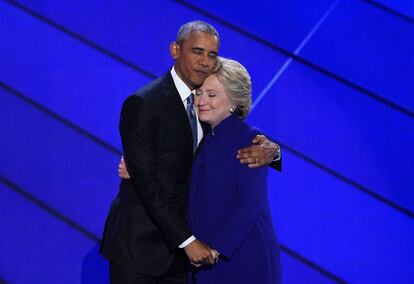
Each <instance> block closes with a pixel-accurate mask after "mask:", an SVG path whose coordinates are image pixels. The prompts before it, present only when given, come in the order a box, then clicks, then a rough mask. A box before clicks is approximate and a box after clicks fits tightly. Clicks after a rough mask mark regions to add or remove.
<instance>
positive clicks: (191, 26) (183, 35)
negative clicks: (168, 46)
mask: <svg viewBox="0 0 414 284" xmlns="http://www.w3.org/2000/svg"><path fill="white" fill-rule="evenodd" d="M192 32H203V33H208V34H211V35H213V36H216V37H217V39H218V41H219V42H220V37H219V34H218V32H217V30H216V29H215V28H214V27H213V26H212V25H210V24H209V23H206V22H203V21H192V22H188V23H185V24H184V25H182V26H181V28H180V29H179V30H178V33H177V38H176V40H175V41H176V42H177V43H178V45H180V46H181V45H182V44H183V42H184V41H185V40H186V39H187V38H188V37H189V36H190V34H191V33H192Z"/></svg>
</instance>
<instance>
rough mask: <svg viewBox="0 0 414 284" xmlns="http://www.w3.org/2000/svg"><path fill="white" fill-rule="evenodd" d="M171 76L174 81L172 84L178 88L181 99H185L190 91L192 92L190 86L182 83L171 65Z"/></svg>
mask: <svg viewBox="0 0 414 284" xmlns="http://www.w3.org/2000/svg"><path fill="white" fill-rule="evenodd" d="M170 73H171V76H172V78H173V81H174V85H175V87H176V88H177V90H178V93H179V94H180V97H181V100H182V101H185V100H186V99H187V98H188V96H189V95H190V93H194V92H193V91H191V90H190V88H189V87H188V86H187V85H186V84H185V83H184V81H183V80H181V78H180V77H179V76H178V74H177V72H176V71H175V68H174V67H173V68H172V69H171V71H170Z"/></svg>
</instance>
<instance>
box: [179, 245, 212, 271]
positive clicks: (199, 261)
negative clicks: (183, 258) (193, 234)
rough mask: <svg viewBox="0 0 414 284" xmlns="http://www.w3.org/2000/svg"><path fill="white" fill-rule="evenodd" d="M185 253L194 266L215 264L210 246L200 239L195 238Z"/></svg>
mask: <svg viewBox="0 0 414 284" xmlns="http://www.w3.org/2000/svg"><path fill="white" fill-rule="evenodd" d="M184 250H185V253H186V254H187V257H188V258H189V259H190V262H191V264H192V265H194V266H197V267H198V266H201V265H211V264H214V257H213V255H212V253H211V250H210V248H209V247H208V246H207V245H206V244H205V243H203V242H200V241H199V240H194V241H192V242H191V243H189V244H188V245H187V246H186V247H185V248H184Z"/></svg>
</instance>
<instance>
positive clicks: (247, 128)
mask: <svg viewBox="0 0 414 284" xmlns="http://www.w3.org/2000/svg"><path fill="white" fill-rule="evenodd" d="M237 127H238V129H237V134H238V135H239V137H240V138H241V140H242V141H243V142H242V143H244V144H245V143H248V144H250V143H251V141H252V140H253V138H254V137H256V135H261V134H263V132H262V131H261V130H260V129H259V128H257V127H255V126H252V125H250V124H249V123H248V122H247V121H246V120H240V121H239V123H238V124H237Z"/></svg>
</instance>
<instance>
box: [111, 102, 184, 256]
mask: <svg viewBox="0 0 414 284" xmlns="http://www.w3.org/2000/svg"><path fill="white" fill-rule="evenodd" d="M160 124H161V121H159V119H158V117H157V116H156V115H155V114H154V112H153V111H152V109H151V107H150V106H149V104H148V102H146V101H145V99H144V98H142V97H139V96H131V97H129V98H128V99H127V100H126V101H125V102H124V104H123V106H122V111H121V119H120V123H119V129H120V134H121V140H122V147H123V151H124V159H125V162H126V164H127V168H128V171H129V173H130V175H131V178H132V182H133V184H134V187H135V191H136V192H137V194H138V196H139V198H140V200H141V201H142V203H143V205H144V207H145V210H146V212H147V214H148V215H149V217H150V218H151V220H152V221H153V222H154V223H155V225H156V226H157V228H158V229H159V230H160V232H161V233H162V235H163V236H164V238H165V240H166V242H167V245H168V246H169V247H170V248H171V249H175V248H177V247H178V246H179V245H180V244H181V243H182V242H183V241H185V240H186V239H187V238H189V237H190V236H191V235H192V234H191V232H190V231H189V230H188V228H187V226H186V224H185V222H184V220H183V219H182V218H181V217H180V216H179V214H178V213H177V212H176V211H175V210H171V206H170V204H169V202H168V199H167V196H166V191H165V190H164V189H163V186H162V184H161V182H160V181H159V179H158V178H157V165H156V156H155V149H156V147H157V141H159V139H157V136H158V134H159V133H158V132H159V131H160V128H161V125H160Z"/></svg>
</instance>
